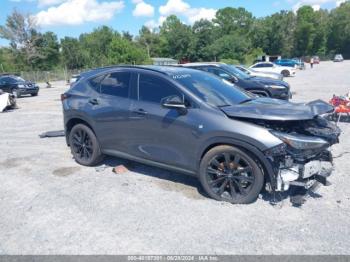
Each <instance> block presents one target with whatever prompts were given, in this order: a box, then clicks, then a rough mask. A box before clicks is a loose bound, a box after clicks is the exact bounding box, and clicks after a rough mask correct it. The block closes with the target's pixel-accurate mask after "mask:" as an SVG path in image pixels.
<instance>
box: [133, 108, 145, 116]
mask: <svg viewBox="0 0 350 262" xmlns="http://www.w3.org/2000/svg"><path fill="white" fill-rule="evenodd" d="M132 112H133V113H134V114H138V115H141V116H145V115H147V111H145V110H144V109H142V108H139V109H136V110H133V111H132Z"/></svg>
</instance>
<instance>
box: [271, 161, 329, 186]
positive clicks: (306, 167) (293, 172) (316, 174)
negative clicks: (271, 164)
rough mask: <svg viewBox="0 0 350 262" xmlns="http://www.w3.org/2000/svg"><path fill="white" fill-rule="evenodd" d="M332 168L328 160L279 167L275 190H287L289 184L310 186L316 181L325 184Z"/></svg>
mask: <svg viewBox="0 0 350 262" xmlns="http://www.w3.org/2000/svg"><path fill="white" fill-rule="evenodd" d="M333 170H334V166H333V162H332V159H331V155H330V159H329V160H311V161H309V162H306V163H293V164H292V165H290V166H289V167H282V168H281V169H279V172H278V175H277V186H276V191H287V190H288V189H289V187H290V186H298V187H303V188H305V189H309V188H311V187H312V186H313V185H314V184H315V183H316V182H320V183H322V184H324V185H326V184H327V178H328V177H329V176H330V175H331V174H332V172H333Z"/></svg>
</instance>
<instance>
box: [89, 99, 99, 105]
mask: <svg viewBox="0 0 350 262" xmlns="http://www.w3.org/2000/svg"><path fill="white" fill-rule="evenodd" d="M89 104H92V105H98V101H97V99H96V98H91V99H90V100H89Z"/></svg>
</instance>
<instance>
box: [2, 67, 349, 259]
mask: <svg viewBox="0 0 350 262" xmlns="http://www.w3.org/2000/svg"><path fill="white" fill-rule="evenodd" d="M349 73H350V61H346V62H344V63H338V64H335V63H332V62H324V63H321V64H320V65H316V66H315V68H314V69H313V70H311V69H309V68H308V69H307V70H305V71H302V72H298V75H297V76H296V77H294V78H289V79H287V81H288V82H290V83H291V86H292V90H293V92H295V94H294V98H293V100H295V101H310V100H313V99H318V98H321V99H325V100H328V99H329V98H330V97H331V96H332V94H333V93H335V94H344V93H345V92H348V91H349V90H350V78H349ZM56 86H57V87H56V88H52V89H45V88H43V89H42V90H41V92H40V94H39V96H38V97H25V98H21V99H19V101H18V103H19V106H20V109H19V110H16V111H13V112H9V113H4V114H0V120H1V121H0V123H1V128H0V135H1V138H2V139H1V140H0V149H1V154H0V254H350V249H349V247H350V238H349V235H350V219H349V215H350V212H349V211H350V187H349V178H348V174H349V173H348V171H349V168H348V162H347V161H349V159H350V154H344V155H343V156H340V157H338V158H336V159H335V172H334V174H333V176H332V177H331V178H330V181H331V182H332V186H329V187H321V188H320V190H319V194H320V195H321V196H322V197H319V198H309V199H308V201H307V202H306V203H305V204H304V205H303V206H302V207H301V208H295V207H292V205H291V204H290V202H289V199H288V198H287V199H285V200H284V201H281V202H280V203H279V204H278V205H276V206H272V205H270V203H269V201H267V200H264V199H258V200H257V202H256V203H254V204H251V205H246V206H243V205H231V204H228V203H221V202H217V201H214V200H211V199H208V198H206V197H205V196H203V193H202V190H201V188H200V186H199V183H198V182H197V180H196V179H194V178H191V177H186V176H184V175H181V174H174V173H171V172H168V171H165V170H161V169H157V168H153V167H149V166H144V165H140V164H136V163H132V164H130V165H128V166H129V169H130V170H131V171H130V172H128V173H125V174H120V175H116V174H114V173H113V172H112V166H115V165H117V164H120V163H124V161H123V160H120V159H116V158H108V159H106V161H105V163H104V164H105V165H106V168H105V169H103V168H102V170H99V171H97V170H96V169H95V168H88V167H82V166H79V165H78V164H76V163H75V162H74V160H73V159H72V157H71V154H70V152H69V149H68V148H67V147H66V145H65V141H64V138H63V137H60V138H46V139H40V138H39V137H38V135H39V134H40V133H42V132H45V131H50V130H59V129H62V111H61V104H60V100H59V95H60V93H62V92H63V91H64V90H65V89H66V88H67V87H66V86H64V85H63V84H61V85H59V84H56ZM349 125H350V124H349V123H340V127H341V128H342V130H343V134H342V136H341V143H340V144H338V145H336V146H334V148H333V152H334V155H336V156H339V155H340V154H341V153H343V152H349V151H350V140H349V139H348V137H349V136H350V128H349Z"/></svg>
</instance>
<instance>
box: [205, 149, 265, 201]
mask: <svg viewBox="0 0 350 262" xmlns="http://www.w3.org/2000/svg"><path fill="white" fill-rule="evenodd" d="M199 180H200V182H201V184H202V186H203V188H204V190H205V191H206V193H207V194H208V195H209V196H210V197H212V198H214V199H216V200H219V201H227V202H230V203H233V204H249V203H252V202H254V201H255V200H256V199H257V198H258V196H259V193H260V192H261V190H262V188H263V185H264V175H263V172H262V171H261V169H260V168H259V166H258V164H257V163H256V162H255V160H254V159H253V158H252V156H251V155H250V154H249V153H246V152H244V151H243V150H241V149H238V148H236V147H233V146H228V145H223V146H217V147H214V148H212V149H210V150H209V151H208V152H207V153H206V154H205V155H204V157H203V159H202V161H201V163H200V168H199Z"/></svg>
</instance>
